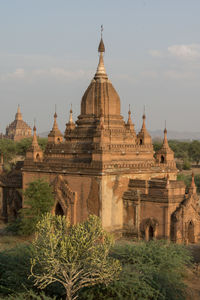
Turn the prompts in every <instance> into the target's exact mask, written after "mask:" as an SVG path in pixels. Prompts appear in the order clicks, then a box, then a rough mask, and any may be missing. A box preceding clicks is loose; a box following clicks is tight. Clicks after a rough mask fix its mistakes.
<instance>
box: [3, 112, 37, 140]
mask: <svg viewBox="0 0 200 300" xmlns="http://www.w3.org/2000/svg"><path fill="white" fill-rule="evenodd" d="M5 137H6V138H9V139H12V140H14V141H19V140H21V139H24V138H28V137H31V128H30V126H29V125H28V124H27V123H26V122H24V121H23V119H22V114H21V111H20V107H19V106H18V108H17V113H16V115H15V120H14V121H13V122H12V123H11V124H10V125H8V126H7V127H6V135H5Z"/></svg>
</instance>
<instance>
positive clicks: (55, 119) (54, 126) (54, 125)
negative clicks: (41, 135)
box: [52, 106, 58, 131]
mask: <svg viewBox="0 0 200 300" xmlns="http://www.w3.org/2000/svg"><path fill="white" fill-rule="evenodd" d="M53 117H54V123H53V128H52V130H53V131H56V130H58V124H57V117H58V116H57V113H56V106H55V113H54V116H53Z"/></svg>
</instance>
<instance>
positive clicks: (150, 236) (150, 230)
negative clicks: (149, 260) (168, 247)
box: [149, 225, 154, 241]
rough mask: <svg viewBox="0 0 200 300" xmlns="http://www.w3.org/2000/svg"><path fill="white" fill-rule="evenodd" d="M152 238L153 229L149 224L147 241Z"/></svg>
mask: <svg viewBox="0 0 200 300" xmlns="http://www.w3.org/2000/svg"><path fill="white" fill-rule="evenodd" d="M153 238H154V230H153V227H152V226H151V225H150V226H149V241H152V240H153Z"/></svg>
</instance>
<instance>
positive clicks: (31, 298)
mask: <svg viewBox="0 0 200 300" xmlns="http://www.w3.org/2000/svg"><path fill="white" fill-rule="evenodd" d="M1 299H2V300H16V299H17V300H56V297H53V298H51V297H49V296H46V295H45V293H44V292H40V294H38V293H36V292H34V291H32V290H30V291H26V292H23V293H17V294H13V295H9V296H8V297H6V298H0V300H1Z"/></svg>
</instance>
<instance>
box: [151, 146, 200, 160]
mask: <svg viewBox="0 0 200 300" xmlns="http://www.w3.org/2000/svg"><path fill="white" fill-rule="evenodd" d="M153 146H154V151H158V150H159V149H160V148H161V146H162V143H161V142H159V141H155V142H154V143H153ZM169 146H170V147H171V149H172V150H173V151H174V155H175V158H179V159H181V160H182V161H186V162H188V161H193V162H196V163H197V164H199V161H200V141H192V142H189V141H188V142H183V141H177V140H169Z"/></svg>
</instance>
